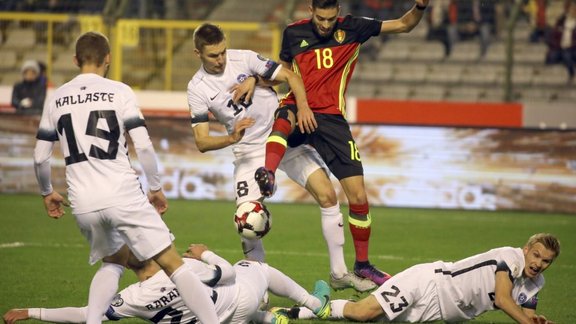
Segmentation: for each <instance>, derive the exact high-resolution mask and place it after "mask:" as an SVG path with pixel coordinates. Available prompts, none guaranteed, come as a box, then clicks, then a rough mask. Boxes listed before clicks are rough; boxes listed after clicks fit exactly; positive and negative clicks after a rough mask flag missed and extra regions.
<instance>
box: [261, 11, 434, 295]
mask: <svg viewBox="0 0 576 324" xmlns="http://www.w3.org/2000/svg"><path fill="white" fill-rule="evenodd" d="M428 2H429V0H416V1H415V5H414V6H413V7H412V9H410V10H409V11H408V12H407V13H406V14H404V15H403V16H402V17H401V18H399V19H394V20H386V21H379V20H374V19H368V18H361V17H353V16H349V15H348V16H345V17H341V16H339V13H340V5H339V3H338V0H312V5H311V6H310V12H311V14H312V18H310V19H304V20H301V21H298V22H295V23H293V24H291V25H289V26H288V27H287V28H286V29H285V30H284V35H283V40H282V49H281V52H280V62H281V63H282V64H283V65H284V66H287V67H290V68H292V69H293V70H294V71H295V72H296V73H298V74H299V75H300V76H302V79H303V81H304V85H305V88H306V93H307V96H308V103H309V106H310V108H311V109H297V108H296V105H295V100H294V96H293V95H292V93H289V94H288V95H287V96H286V97H285V98H284V99H282V103H281V107H280V108H279V109H278V111H277V112H276V120H275V122H274V126H273V128H272V133H271V134H270V136H269V137H268V141H267V144H266V162H265V166H264V167H261V168H259V169H258V170H257V171H256V173H255V175H254V176H255V178H256V181H257V182H258V184H259V186H260V191H261V193H262V195H263V196H265V197H270V196H271V195H272V192H273V188H274V173H275V171H276V169H277V168H278V164H279V163H280V161H281V160H282V157H283V156H284V153H285V152H286V147H287V145H290V146H297V145H300V144H302V143H307V144H310V145H312V146H313V147H314V148H315V149H316V150H317V151H318V153H320V155H321V156H322V158H323V159H324V161H325V162H326V164H327V165H328V167H329V169H330V171H331V172H332V173H333V174H334V175H335V176H336V178H337V179H338V180H339V181H340V184H341V185H342V188H343V190H344V192H345V194H346V197H347V199H348V204H349V217H348V223H349V227H350V231H351V233H352V238H353V240H354V248H355V251H356V262H355V265H354V271H355V272H356V274H357V275H359V276H361V277H364V278H367V279H370V280H372V281H374V283H376V284H378V285H381V284H383V283H384V282H385V281H386V280H387V279H388V278H389V277H390V276H389V275H388V274H386V273H384V272H382V271H380V270H378V269H376V268H375V267H374V266H373V265H372V264H371V263H370V261H369V260H368V243H369V238H370V227H371V217H370V212H369V207H368V198H367V195H366V189H365V188H364V170H363V167H362V162H361V160H360V154H359V152H358V148H357V147H356V143H355V142H354V138H353V137H352V134H351V132H350V127H349V125H348V122H347V121H346V118H345V114H346V106H345V99H344V93H345V92H346V88H347V86H348V82H349V81H350V78H351V76H352V72H353V71H354V67H355V65H356V60H357V58H358V53H359V50H360V45H361V44H362V43H364V42H365V41H367V40H368V39H369V38H370V37H373V36H378V35H379V34H380V33H404V32H409V31H410V30H412V29H413V28H414V27H415V26H416V25H417V24H418V22H419V21H420V20H421V18H422V16H423V14H424V11H425V9H426V6H427V5H428ZM296 125H298V127H299V130H300V131H299V132H298V131H297V132H293V130H294V129H295V127H296ZM289 135H290V136H289Z"/></svg>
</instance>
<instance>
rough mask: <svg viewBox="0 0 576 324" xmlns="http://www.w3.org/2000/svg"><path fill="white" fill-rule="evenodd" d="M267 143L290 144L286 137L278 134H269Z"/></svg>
mask: <svg viewBox="0 0 576 324" xmlns="http://www.w3.org/2000/svg"><path fill="white" fill-rule="evenodd" d="M266 143H278V144H280V145H282V146H288V143H287V141H286V139H285V138H283V137H281V136H277V135H270V136H268V140H267V141H266Z"/></svg>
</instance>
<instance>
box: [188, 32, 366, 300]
mask: <svg viewBox="0 0 576 324" xmlns="http://www.w3.org/2000/svg"><path fill="white" fill-rule="evenodd" d="M194 43H195V46H196V49H195V52H196V54H197V55H198V57H199V58H200V60H201V62H202V67H201V68H200V69H199V70H198V71H197V72H196V74H195V75H194V76H193V77H192V79H191V80H190V82H189V83H188V106H189V108H190V114H191V117H192V129H193V132H194V138H195V142H196V145H197V147H198V149H199V150H200V151H201V152H205V151H210V150H217V149H221V148H224V147H228V146H230V145H233V152H234V155H235V161H234V166H235V168H234V182H235V186H236V187H235V189H236V190H235V191H236V204H237V205H239V204H241V203H243V202H245V201H250V200H260V201H261V200H262V199H263V197H262V195H261V193H260V189H259V187H258V184H257V183H256V181H255V180H254V172H255V171H256V169H257V168H258V167H259V166H261V165H263V164H262V163H264V162H263V161H264V158H265V150H266V147H265V145H266V139H267V137H268V134H269V133H270V132H271V130H272V123H273V120H274V112H275V111H276V109H277V108H278V97H277V94H276V92H275V91H274V90H273V89H272V88H270V87H265V86H262V87H255V90H254V91H253V93H252V92H251V93H248V94H247V95H246V96H245V97H244V96H243V97H242V98H238V97H239V94H244V93H245V92H246V89H248V88H250V89H252V88H254V84H253V83H252V84H251V86H247V85H249V84H248V82H256V83H258V81H259V79H261V78H263V79H267V80H275V81H279V82H287V83H288V84H289V85H290V88H291V89H292V91H293V92H294V93H295V95H296V98H297V103H298V113H299V114H301V115H302V116H301V117H302V119H301V120H303V121H305V122H306V123H307V125H309V126H307V127H312V126H310V125H312V124H313V120H311V119H310V118H311V116H312V113H311V111H310V108H309V107H308V103H307V101H306V93H305V92H304V85H303V83H302V80H301V79H300V78H299V77H298V76H297V75H296V74H295V73H293V72H292V71H291V70H289V69H286V68H283V67H282V66H281V65H279V64H278V63H276V62H274V61H271V60H269V59H266V58H263V57H262V56H260V55H258V54H257V53H255V52H253V51H248V50H232V49H230V50H228V49H227V48H226V39H225V35H224V33H223V32H222V30H221V29H220V28H219V27H218V26H215V25H213V24H209V23H205V24H203V25H201V26H199V27H198V28H197V29H196V31H195V32H194ZM209 112H210V113H212V114H213V115H214V117H215V118H216V119H217V120H218V121H219V122H220V123H222V124H223V125H225V127H226V130H227V132H228V134H227V135H224V136H213V135H210V134H209V124H208V122H209V118H208V115H209ZM299 117H300V115H299ZM280 169H281V170H283V171H284V172H285V173H286V174H287V175H288V177H290V178H291V179H292V180H294V181H295V182H296V183H298V184H299V185H301V186H302V187H304V188H306V190H308V192H310V193H311V194H312V196H313V197H314V198H315V199H316V201H317V202H318V204H319V205H320V207H321V208H320V209H321V214H322V217H321V222H322V232H323V235H324V239H325V240H326V243H327V246H328V253H329V256H330V272H331V278H330V284H331V286H332V287H333V288H335V289H342V288H348V287H353V288H354V289H356V290H358V291H367V290H371V289H374V288H376V286H375V284H374V283H373V282H371V281H369V280H366V279H362V278H360V277H358V276H356V275H354V274H353V273H349V272H348V270H347V267H346V263H345V261H344V250H343V245H344V231H343V227H342V224H343V220H342V214H341V212H340V205H339V204H338V200H337V197H336V192H335V190H334V187H333V186H332V183H331V181H330V179H329V178H328V174H327V172H328V171H327V167H326V165H325V163H324V162H323V161H322V159H321V158H320V156H319V155H318V153H317V152H316V151H315V150H314V149H313V148H312V147H310V146H308V145H300V146H298V147H296V148H290V149H288V151H287V154H286V155H285V156H284V158H283V160H282V163H281V164H280ZM242 244H243V249H244V253H245V256H246V257H247V258H249V259H251V260H258V261H263V260H264V248H263V246H262V241H261V240H246V239H243V240H242Z"/></svg>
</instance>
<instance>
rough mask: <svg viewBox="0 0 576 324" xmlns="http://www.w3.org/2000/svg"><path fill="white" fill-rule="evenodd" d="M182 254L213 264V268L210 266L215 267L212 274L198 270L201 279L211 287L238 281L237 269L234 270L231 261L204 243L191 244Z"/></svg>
mask: <svg viewBox="0 0 576 324" xmlns="http://www.w3.org/2000/svg"><path fill="white" fill-rule="evenodd" d="M182 256H183V257H186V258H192V259H196V260H199V261H202V262H204V263H205V264H208V265H210V266H213V268H212V267H210V269H214V270H213V271H211V273H210V274H206V273H204V272H203V271H197V274H198V276H199V277H200V280H202V282H204V283H205V284H207V285H209V286H211V287H214V286H216V285H222V284H231V283H234V282H235V281H236V271H234V267H232V265H231V264H230V262H228V261H227V260H226V259H224V258H222V257H221V256H219V255H217V254H216V253H214V252H212V251H210V250H209V249H208V247H207V246H206V245H204V244H190V246H189V247H188V250H186V252H185V253H184V254H183V255H182Z"/></svg>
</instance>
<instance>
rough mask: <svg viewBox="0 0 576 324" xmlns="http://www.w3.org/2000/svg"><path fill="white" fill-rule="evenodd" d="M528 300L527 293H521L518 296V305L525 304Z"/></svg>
mask: <svg viewBox="0 0 576 324" xmlns="http://www.w3.org/2000/svg"><path fill="white" fill-rule="evenodd" d="M527 299H528V296H526V294H525V293H520V295H518V304H520V305H522V304H524V303H525V302H526V300H527Z"/></svg>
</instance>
